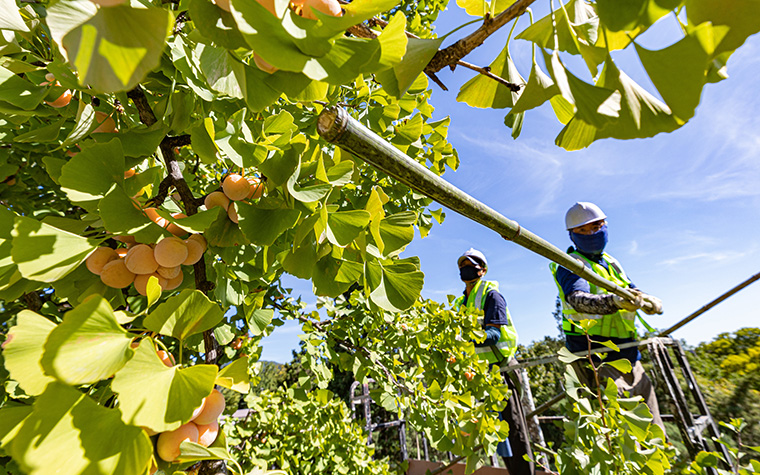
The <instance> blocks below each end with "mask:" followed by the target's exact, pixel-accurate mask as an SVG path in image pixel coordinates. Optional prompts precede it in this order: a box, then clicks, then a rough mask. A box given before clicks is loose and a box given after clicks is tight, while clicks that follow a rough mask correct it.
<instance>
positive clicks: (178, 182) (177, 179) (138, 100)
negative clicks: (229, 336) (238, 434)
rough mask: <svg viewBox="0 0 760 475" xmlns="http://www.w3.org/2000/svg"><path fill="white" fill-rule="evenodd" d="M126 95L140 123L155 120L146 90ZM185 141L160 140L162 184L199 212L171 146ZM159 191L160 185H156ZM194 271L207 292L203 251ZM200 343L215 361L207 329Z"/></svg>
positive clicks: (191, 211)
mask: <svg viewBox="0 0 760 475" xmlns="http://www.w3.org/2000/svg"><path fill="white" fill-rule="evenodd" d="M127 97H129V98H130V99H131V100H132V102H133V103H134V104H135V107H137V112H138V113H139V114H140V121H141V122H142V123H143V124H145V125H147V126H148V127H150V126H151V125H153V124H155V123H156V122H157V121H158V120H157V119H156V115H155V114H154V113H153V109H152V108H151V107H150V103H148V98H147V97H146V96H145V92H144V91H143V90H142V88H141V87H140V86H137V87H135V88H134V89H132V90H130V91H128V92H127ZM188 144H190V136H189V135H180V136H177V137H169V136H166V137H164V138H163V140H161V144H160V145H159V149H160V150H161V155H162V156H163V158H164V165H166V169H167V171H168V172H169V174H168V176H167V177H166V179H164V181H163V182H162V183H161V184H162V186H164V182H166V181H167V180H168V182H169V183H171V185H173V186H174V187H175V188H176V189H177V193H179V196H180V199H181V200H182V205H183V206H184V207H185V214H187V215H188V216H192V215H194V214H196V213H197V212H198V206H199V204H200V203H199V202H198V200H197V199H196V198H195V196H193V192H192V190H190V187H189V186H188V184H187V182H186V181H185V178H184V177H183V176H182V170H180V168H179V163H178V162H177V156H176V154H175V153H174V147H177V146H180V145H188ZM167 188H168V187H167ZM159 193H161V187H159ZM193 271H194V274H195V288H196V289H198V290H200V291H201V292H203V293H204V294H206V295H208V293H209V292H211V291H212V290H213V289H214V283H213V282H209V281H208V280H207V278H206V254H205V253H204V254H203V255H202V256H201V259H200V260H199V261H198V262H196V263H195V264H194V265H193ZM203 343H204V346H205V353H206V356H205V360H206V363H208V364H216V360H217V358H218V354H219V345H218V343H217V342H216V339H215V338H214V335H213V334H212V333H211V331H210V330H209V331H205V332H203Z"/></svg>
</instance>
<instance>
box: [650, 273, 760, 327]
mask: <svg viewBox="0 0 760 475" xmlns="http://www.w3.org/2000/svg"><path fill="white" fill-rule="evenodd" d="M757 280H760V273H758V274H755V275H753V276H752V277H750V278H749V279H747V280H745V281H744V282H742V283H741V284H739V285H737V286H736V287H734V288H732V289H731V290H728V291H726V292H725V293H723V294H722V295H720V296H719V297H718V298H716V299H715V300H712V301H711V302H708V303H706V304H704V305H703V306H702V307H700V308H699V310H697V311H696V312H694V313H692V314H691V315H689V316H688V317H686V318H684V319H683V320H681V321H680V322H678V323H676V324H675V325H673V326H672V327H670V328H668V329H667V330H663V331H662V332H660V334H659V335H657V336H668V335H670V334H671V333H673V332H674V331H676V330H678V329H679V328H681V327H682V326H684V325H686V324H687V323H689V322H690V321H692V320H694V319H695V318H697V317H698V316H700V315H702V314H703V313H705V312H706V311H708V310H710V309H711V308H713V307H714V306H716V305H718V304H719V303H721V302H722V301H724V300H726V299H727V298H729V297H730V296H732V295H734V294H735V293H737V292H738V291H740V290H741V289H743V288H744V287H747V286H748V285H750V284H752V283H754V282H756V281H757Z"/></svg>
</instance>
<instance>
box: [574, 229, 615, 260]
mask: <svg viewBox="0 0 760 475" xmlns="http://www.w3.org/2000/svg"><path fill="white" fill-rule="evenodd" d="M570 240H571V241H573V244H575V248H576V249H578V250H579V251H581V252H585V253H586V254H601V253H602V251H604V246H606V245H607V225H606V224H605V225H602V227H601V228H599V231H597V232H595V233H594V234H577V233H574V232H572V231H570Z"/></svg>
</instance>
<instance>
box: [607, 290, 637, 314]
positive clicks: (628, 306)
mask: <svg viewBox="0 0 760 475" xmlns="http://www.w3.org/2000/svg"><path fill="white" fill-rule="evenodd" d="M631 290H632V289H631ZM633 295H634V298H633V300H628V299H626V298H623V297H621V296H619V295H615V294H613V295H612V300H613V302H615V305H617V308H619V309H621V310H628V311H629V312H635V311H636V310H638V309H640V308H641V306H642V305H644V299H643V298H642V294H641V293H640V292H633Z"/></svg>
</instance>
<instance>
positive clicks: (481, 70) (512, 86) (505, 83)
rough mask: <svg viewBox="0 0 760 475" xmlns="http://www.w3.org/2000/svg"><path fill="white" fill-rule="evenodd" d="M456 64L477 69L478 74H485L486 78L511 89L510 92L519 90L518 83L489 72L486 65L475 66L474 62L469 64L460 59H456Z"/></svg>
mask: <svg viewBox="0 0 760 475" xmlns="http://www.w3.org/2000/svg"><path fill="white" fill-rule="evenodd" d="M457 64H458V65H459V66H464V67H465V68H467V69H472V70H473V71H477V72H479V73H480V74H482V75H484V76H486V77H488V78H491V79H493V80H494V81H496V82H498V83H499V84H501V85H502V86H506V87H508V88H509V90H510V91H512V92H517V91H519V90H520V85H519V84H515V83H513V82H509V81H507V80H506V79H504V78H502V77H501V76H497V75H495V74H494V73H492V72H491V69H490V68H487V67H486V68H481V67H480V66H475V65H474V64H470V63H467V62H465V61H462V60H459V61H457Z"/></svg>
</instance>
